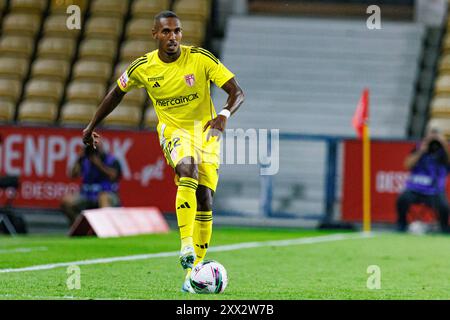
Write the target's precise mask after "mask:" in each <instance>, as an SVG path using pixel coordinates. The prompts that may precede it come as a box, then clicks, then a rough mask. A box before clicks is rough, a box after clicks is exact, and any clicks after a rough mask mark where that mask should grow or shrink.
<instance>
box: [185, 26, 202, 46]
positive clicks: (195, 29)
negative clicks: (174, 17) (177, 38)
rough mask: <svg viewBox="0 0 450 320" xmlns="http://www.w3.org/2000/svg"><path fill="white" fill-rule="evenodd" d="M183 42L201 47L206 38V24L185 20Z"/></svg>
mask: <svg viewBox="0 0 450 320" xmlns="http://www.w3.org/2000/svg"><path fill="white" fill-rule="evenodd" d="M181 26H182V28H183V39H182V42H183V43H185V44H189V45H195V46H201V45H202V44H203V41H204V38H205V23H204V22H203V21H199V20H183V21H182V22H181Z"/></svg>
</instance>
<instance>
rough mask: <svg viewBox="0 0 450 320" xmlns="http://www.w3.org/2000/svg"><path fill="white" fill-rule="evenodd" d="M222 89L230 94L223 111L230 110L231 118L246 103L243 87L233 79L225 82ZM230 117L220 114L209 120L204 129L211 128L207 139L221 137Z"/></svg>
mask: <svg viewBox="0 0 450 320" xmlns="http://www.w3.org/2000/svg"><path fill="white" fill-rule="evenodd" d="M222 89H223V90H224V91H225V92H226V93H227V94H228V99H227V103H226V104H225V106H224V107H223V110H228V111H229V114H228V116H229V115H230V114H233V113H235V112H236V111H237V110H238V109H239V107H240V106H241V104H242V103H243V102H244V98H245V97H244V91H242V89H241V87H240V86H239V84H238V83H237V81H236V80H235V79H234V78H231V79H230V80H228V81H227V82H225V84H224V85H223V86H222ZM228 116H225V115H223V114H220V113H219V114H218V115H217V117H215V118H214V119H211V120H209V121H208V122H207V123H206V124H205V126H204V127H203V131H205V130H206V129H208V127H210V131H209V132H208V138H207V139H209V137H214V136H218V137H220V133H222V132H223V131H224V130H225V126H226V123H227V119H228Z"/></svg>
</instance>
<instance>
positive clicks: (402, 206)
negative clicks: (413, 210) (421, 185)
mask: <svg viewBox="0 0 450 320" xmlns="http://www.w3.org/2000/svg"><path fill="white" fill-rule="evenodd" d="M417 201H418V197H417V195H416V194H415V193H414V192H411V191H408V190H407V191H405V192H403V193H402V194H400V195H399V197H398V199H397V230H398V231H402V232H403V231H406V227H407V225H408V222H407V214H408V211H409V208H410V207H411V205H412V204H413V203H416V202H417Z"/></svg>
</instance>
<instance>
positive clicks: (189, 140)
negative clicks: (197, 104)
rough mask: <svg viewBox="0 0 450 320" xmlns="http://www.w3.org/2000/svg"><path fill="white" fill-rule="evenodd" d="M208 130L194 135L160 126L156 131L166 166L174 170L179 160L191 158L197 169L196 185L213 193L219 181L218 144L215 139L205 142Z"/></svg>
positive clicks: (176, 179) (176, 178) (176, 177)
mask: <svg viewBox="0 0 450 320" xmlns="http://www.w3.org/2000/svg"><path fill="white" fill-rule="evenodd" d="M208 130H209V129H208ZM208 130H206V131H205V132H201V131H200V132H196V133H194V132H189V131H186V130H180V129H173V128H169V127H166V126H164V125H162V126H161V128H159V130H158V131H159V138H160V145H161V148H162V150H163V153H164V156H165V158H166V161H167V164H168V165H169V166H171V167H172V168H173V169H175V167H176V166H177V164H178V163H179V162H180V160H181V159H183V158H186V157H192V158H193V159H194V163H195V164H197V168H198V184H199V185H200V184H201V185H203V186H206V187H208V188H210V189H211V190H213V191H214V192H215V191H216V187H217V182H218V180H219V164H220V143H219V141H218V140H217V137H212V138H210V139H209V141H206V134H207V133H208ZM175 184H176V185H178V176H175Z"/></svg>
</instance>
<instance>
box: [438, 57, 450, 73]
mask: <svg viewBox="0 0 450 320" xmlns="http://www.w3.org/2000/svg"><path fill="white" fill-rule="evenodd" d="M439 72H440V73H441V74H444V73H445V74H449V73H450V54H447V55H445V56H442V58H441V60H440V61H439Z"/></svg>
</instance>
